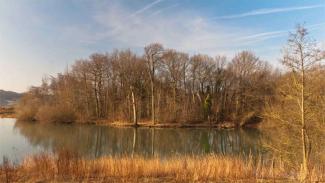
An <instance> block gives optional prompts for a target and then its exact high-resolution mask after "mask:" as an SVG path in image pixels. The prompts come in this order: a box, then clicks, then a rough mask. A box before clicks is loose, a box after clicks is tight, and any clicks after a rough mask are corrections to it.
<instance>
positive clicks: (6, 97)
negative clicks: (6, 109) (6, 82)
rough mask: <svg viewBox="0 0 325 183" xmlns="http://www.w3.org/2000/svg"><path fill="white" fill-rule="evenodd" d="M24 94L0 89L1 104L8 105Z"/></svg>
mask: <svg viewBox="0 0 325 183" xmlns="http://www.w3.org/2000/svg"><path fill="white" fill-rule="evenodd" d="M21 96H22V94H21V93H16V92H13V91H5V90H0V106H8V105H10V104H13V103H14V102H16V101H17V100H18V99H19V98H20V97H21Z"/></svg>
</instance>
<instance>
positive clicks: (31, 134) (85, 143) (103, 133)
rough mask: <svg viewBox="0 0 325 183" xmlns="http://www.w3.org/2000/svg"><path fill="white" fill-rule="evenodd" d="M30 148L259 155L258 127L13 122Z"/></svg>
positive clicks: (116, 153)
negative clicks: (145, 126)
mask: <svg viewBox="0 0 325 183" xmlns="http://www.w3.org/2000/svg"><path fill="white" fill-rule="evenodd" d="M14 128H15V130H16V131H18V132H19V133H20V134H21V135H22V136H23V137H25V138H26V139H27V140H28V142H29V144H30V145H31V146H33V147H35V148H36V147H42V149H44V150H46V151H49V152H52V151H53V150H56V149H61V148H64V149H69V150H72V151H75V152H78V153H79V154H81V155H82V156H85V157H89V158H97V157H101V156H104V155H112V156H121V155H128V156H134V155H141V156H145V157H151V156H159V157H169V156H174V155H202V154H206V153H217V154H224V155H248V154H249V153H252V154H262V153H263V152H264V149H263V148H262V143H261V140H260V139H261V136H262V135H261V133H259V131H258V130H214V129H153V128H151V129H149V128H138V129H135V128H111V127H105V126H90V125H61V124H60V125H54V124H39V123H26V122H24V123H23V122H16V123H15V125H14Z"/></svg>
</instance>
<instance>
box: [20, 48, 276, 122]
mask: <svg viewBox="0 0 325 183" xmlns="http://www.w3.org/2000/svg"><path fill="white" fill-rule="evenodd" d="M71 68H72V69H71V70H67V71H66V72H65V73H63V74H58V76H57V77H50V78H45V79H44V80H43V84H42V86H40V87H32V88H31V89H30V91H29V92H28V93H26V94H25V95H24V96H23V97H22V99H21V100H20V103H19V104H18V106H17V117H18V119H19V120H38V121H47V122H72V121H76V122H91V121H94V120H101V121H106V122H115V121H123V122H129V123H133V124H135V125H136V124H137V121H148V120H150V119H151V122H155V123H160V124H161V123H169V124H171V123H197V122H199V123H204V122H207V121H209V122H210V124H211V126H217V124H219V126H223V124H222V123H224V122H228V123H229V122H231V123H233V124H232V126H241V125H245V124H246V123H252V122H259V121H260V120H256V119H260V118H261V114H262V111H263V108H264V106H265V104H266V102H267V101H270V100H272V97H273V95H274V85H275V81H276V78H277V77H276V76H277V74H276V72H275V71H274V70H273V69H272V68H271V67H270V66H269V65H268V64H267V63H266V62H264V61H262V60H260V59H259V58H258V57H257V56H255V55H254V54H253V53H251V52H248V51H243V52H241V53H238V54H237V55H236V56H235V57H234V58H233V59H232V60H230V61H229V62H228V63H227V59H226V58H225V57H221V56H217V57H215V58H213V57H210V56H207V55H201V54H198V55H193V56H191V57H190V56H189V55H188V54H185V53H181V52H178V51H176V50H171V49H165V48H163V47H162V46H161V45H159V44H151V45H148V46H147V47H145V55H144V56H137V55H135V54H134V53H132V52H131V51H130V50H125V51H117V50H116V51H114V52H113V53H105V54H98V53H97V54H93V55H91V56H90V58H89V59H86V60H79V61H77V62H76V63H75V64H74V65H72V67H71ZM61 115H62V116H61ZM153 124H154V123H153ZM220 124H221V125H220Z"/></svg>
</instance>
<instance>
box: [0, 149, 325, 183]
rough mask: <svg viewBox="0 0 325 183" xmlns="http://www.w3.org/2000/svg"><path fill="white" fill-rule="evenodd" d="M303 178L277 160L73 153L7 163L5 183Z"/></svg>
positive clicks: (0, 176) (319, 175) (319, 172)
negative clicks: (84, 155)
mask: <svg viewBox="0 0 325 183" xmlns="http://www.w3.org/2000/svg"><path fill="white" fill-rule="evenodd" d="M324 173H325V172H324V169H321V168H319V167H312V169H311V170H310V178H309V180H310V181H324V180H325V177H324V175H325V174H324ZM298 175H299V173H298V172H297V171H296V170H294V169H290V168H288V167H287V166H286V165H285V164H283V163H282V162H281V161H275V160H270V161H265V160H263V161H262V160H261V159H259V160H256V161H254V160H253V159H252V158H248V159H247V160H243V159H240V158H238V157H225V156H215V155H207V156H203V157H175V158H171V159H158V158H151V159H145V158H142V157H134V158H129V157H120V158H118V157H117V158H113V157H105V158H100V159H95V160H90V159H83V158H81V157H79V156H78V155H76V154H73V153H70V152H67V151H61V152H59V153H58V154H56V155H47V154H40V155H34V156H31V157H29V158H26V159H25V160H24V161H23V162H22V163H21V164H20V165H13V164H11V163H10V162H8V161H7V160H6V161H4V163H3V164H2V166H1V167H0V181H1V182H6V181H7V182H225V181H226V182H258V181H263V182H268V181H269V182H273V181H284V182H296V181H297V180H298Z"/></svg>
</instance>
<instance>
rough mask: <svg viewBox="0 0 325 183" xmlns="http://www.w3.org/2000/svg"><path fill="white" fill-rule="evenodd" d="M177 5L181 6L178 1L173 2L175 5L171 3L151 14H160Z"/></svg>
mask: <svg viewBox="0 0 325 183" xmlns="http://www.w3.org/2000/svg"><path fill="white" fill-rule="evenodd" d="M177 6H179V4H178V3H176V4H173V5H170V6H167V7H165V8H161V9H159V10H157V11H155V12H153V13H152V14H151V15H150V16H155V15H159V14H161V13H163V12H164V11H167V10H170V9H172V8H175V7H177Z"/></svg>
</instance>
